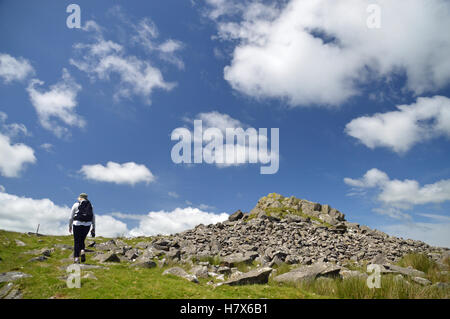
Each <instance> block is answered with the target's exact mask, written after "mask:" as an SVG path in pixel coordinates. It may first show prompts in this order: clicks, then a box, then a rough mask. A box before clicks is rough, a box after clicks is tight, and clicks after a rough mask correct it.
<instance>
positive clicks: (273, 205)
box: [147, 194, 446, 267]
mask: <svg viewBox="0 0 450 319" xmlns="http://www.w3.org/2000/svg"><path fill="white" fill-rule="evenodd" d="M233 215H235V217H233V218H231V220H227V221H224V222H222V223H217V224H211V225H198V226H196V227H195V228H194V229H191V230H187V231H184V232H182V233H178V234H175V235H173V236H169V237H167V238H166V239H164V240H163V239H158V241H155V242H153V243H152V244H150V247H149V248H147V250H149V249H150V248H152V249H153V250H154V251H152V253H153V254H155V251H156V252H158V251H159V253H160V254H162V255H164V254H167V252H169V251H170V250H171V249H172V250H174V251H179V256H178V258H179V261H180V262H184V261H186V260H190V259H192V258H194V259H205V258H216V257H218V258H220V261H221V263H222V265H224V266H229V267H233V266H235V265H236V264H239V263H252V262H253V261H256V262H258V263H260V264H262V265H264V266H270V267H271V266H273V265H275V264H277V265H280V264H281V263H287V264H304V265H308V264H313V263H316V262H333V263H336V264H338V265H340V264H341V263H343V262H344V261H348V260H352V261H354V262H359V263H361V262H367V263H370V262H372V260H374V259H376V258H379V259H380V258H382V260H381V259H380V260H379V261H380V263H382V264H384V263H394V262H395V261H397V260H398V259H399V258H401V257H402V256H403V255H405V254H409V253H424V254H427V255H428V256H430V257H431V258H433V259H434V260H439V259H441V258H442V256H443V255H442V254H444V253H445V252H446V249H441V248H436V247H430V246H429V245H427V244H425V243H423V242H421V241H414V240H410V239H408V240H405V239H402V238H396V237H393V236H389V235H387V234H385V233H383V232H381V231H378V230H375V229H371V228H369V227H367V226H360V225H359V224H356V223H350V222H347V221H346V220H345V216H344V214H343V213H341V212H339V211H338V210H336V209H334V208H332V207H330V206H329V205H321V204H319V203H314V202H310V201H307V200H302V199H297V198H295V197H283V196H281V195H277V194H269V195H268V196H266V197H263V198H261V199H260V200H259V201H258V203H257V205H256V206H255V208H254V209H252V210H251V212H250V214H248V215H247V214H243V217H242V218H237V216H240V213H239V211H238V212H237V214H236V213H235V214H233ZM377 263H378V262H377Z"/></svg>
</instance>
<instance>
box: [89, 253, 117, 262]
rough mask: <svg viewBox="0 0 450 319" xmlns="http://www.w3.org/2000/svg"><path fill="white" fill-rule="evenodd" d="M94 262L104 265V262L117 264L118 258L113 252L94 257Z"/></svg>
mask: <svg viewBox="0 0 450 319" xmlns="http://www.w3.org/2000/svg"><path fill="white" fill-rule="evenodd" d="M94 259H95V260H98V261H99V262H102V263H105V262H115V263H119V262H120V258H119V256H117V254H115V253H113V252H107V253H105V254H99V255H97V256H95V257H94Z"/></svg>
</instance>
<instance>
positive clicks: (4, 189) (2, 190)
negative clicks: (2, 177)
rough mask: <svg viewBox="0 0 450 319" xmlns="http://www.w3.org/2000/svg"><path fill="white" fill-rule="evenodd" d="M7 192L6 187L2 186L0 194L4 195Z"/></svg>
mask: <svg viewBox="0 0 450 319" xmlns="http://www.w3.org/2000/svg"><path fill="white" fill-rule="evenodd" d="M5 191H6V188H5V186H3V185H0V193H4V192H5Z"/></svg>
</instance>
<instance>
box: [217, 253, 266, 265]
mask: <svg viewBox="0 0 450 319" xmlns="http://www.w3.org/2000/svg"><path fill="white" fill-rule="evenodd" d="M256 257H258V253H255V252H247V253H234V254H231V255H228V256H226V257H223V258H221V263H222V264H223V265H224V266H228V267H234V266H236V265H237V264H240V263H248V264H249V263H251V262H252V261H253V260H254V259H255V258H256Z"/></svg>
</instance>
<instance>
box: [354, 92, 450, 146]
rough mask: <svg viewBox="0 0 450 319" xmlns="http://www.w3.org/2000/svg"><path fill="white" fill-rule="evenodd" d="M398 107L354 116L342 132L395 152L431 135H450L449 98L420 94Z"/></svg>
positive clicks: (431, 136)
mask: <svg viewBox="0 0 450 319" xmlns="http://www.w3.org/2000/svg"><path fill="white" fill-rule="evenodd" d="M397 109H398V110H396V111H392V112H387V113H377V114H375V115H372V116H363V117H359V118H356V119H354V120H352V121H351V122H350V123H348V124H347V125H346V127H345V132H346V133H347V134H348V135H350V136H352V137H354V138H356V139H358V140H359V141H361V142H362V143H363V144H364V145H366V146H367V147H369V148H371V149H373V148H375V147H388V148H390V149H392V150H393V151H394V152H397V153H402V152H406V151H408V150H409V149H411V148H412V147H413V146H414V145H415V144H417V143H420V142H423V141H426V140H429V139H432V138H437V137H440V136H445V137H447V138H450V99H449V98H447V97H444V96H435V97H432V98H426V97H422V98H418V99H417V102H416V103H414V104H411V105H399V106H397Z"/></svg>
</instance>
